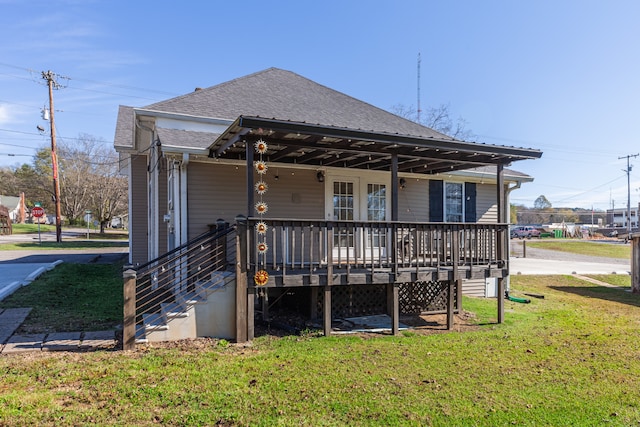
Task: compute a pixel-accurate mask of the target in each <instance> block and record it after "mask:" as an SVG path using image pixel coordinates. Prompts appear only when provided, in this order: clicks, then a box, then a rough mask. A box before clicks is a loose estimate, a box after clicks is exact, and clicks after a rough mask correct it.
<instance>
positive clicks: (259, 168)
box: [254, 160, 268, 175]
mask: <svg viewBox="0 0 640 427" xmlns="http://www.w3.org/2000/svg"><path fill="white" fill-rule="evenodd" d="M254 166H255V168H256V172H258V173H259V174H260V175H264V174H265V173H267V169H268V167H267V164H266V163H265V162H263V161H262V160H258V161H257V162H255V164H254Z"/></svg>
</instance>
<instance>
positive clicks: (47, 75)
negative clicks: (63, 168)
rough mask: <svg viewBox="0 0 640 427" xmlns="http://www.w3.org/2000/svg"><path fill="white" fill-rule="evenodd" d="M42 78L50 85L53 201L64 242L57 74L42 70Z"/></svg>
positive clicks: (58, 236) (57, 234)
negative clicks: (56, 112)
mask: <svg viewBox="0 0 640 427" xmlns="http://www.w3.org/2000/svg"><path fill="white" fill-rule="evenodd" d="M42 78H43V79H45V80H46V81H47V85H48V86H49V123H50V124H51V168H52V170H53V203H54V204H55V206H56V242H58V243H60V242H62V220H61V218H60V182H59V181H58V155H57V153H56V127H55V120H54V117H53V116H54V114H53V111H54V109H53V89H54V88H55V89H59V88H60V85H59V84H58V82H57V81H56V74H55V73H53V72H52V71H47V72H44V71H43V72H42Z"/></svg>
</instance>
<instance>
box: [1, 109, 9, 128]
mask: <svg viewBox="0 0 640 427" xmlns="http://www.w3.org/2000/svg"><path fill="white" fill-rule="evenodd" d="M9 111H10V110H9V107H8V106H7V105H5V104H0V125H1V126H4V125H5V124H7V123H10V122H11V114H10V113H9Z"/></svg>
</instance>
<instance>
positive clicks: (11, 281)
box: [0, 232, 129, 300]
mask: <svg viewBox="0 0 640 427" xmlns="http://www.w3.org/2000/svg"><path fill="white" fill-rule="evenodd" d="M67 233H68V235H67V236H63V240H64V238H65V237H67V238H69V237H72V235H71V234H70V233H69V232H67ZM43 234H44V233H43ZM75 237H77V234H76V236H75ZM33 239H34V237H33V235H29V234H26V235H25V234H23V235H13V236H1V237H0V244H1V243H6V242H32V241H33ZM51 239H53V241H55V233H47V236H46V240H49V241H50V240H51ZM35 240H36V241H37V240H38V237H35ZM43 241H45V239H44V238H43ZM128 253H129V248H127V247H109V248H86V249H65V250H57V249H50V250H38V249H30V250H15V251H0V300H2V299H4V298H5V297H7V296H8V295H11V294H12V293H13V292H15V291H16V290H17V289H19V288H20V287H21V286H24V285H27V284H29V283H31V282H32V281H33V280H35V279H36V278H37V277H38V276H39V275H40V274H42V273H44V272H45V271H48V270H51V269H53V268H55V266H56V265H58V264H60V263H63V262H65V263H80V264H88V263H96V264H112V263H116V262H120V261H121V260H123V259H126V256H127V254H128Z"/></svg>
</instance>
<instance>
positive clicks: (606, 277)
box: [587, 274, 631, 288]
mask: <svg viewBox="0 0 640 427" xmlns="http://www.w3.org/2000/svg"><path fill="white" fill-rule="evenodd" d="M587 277H591V278H592V279H596V280H600V281H601V282H605V283H609V284H611V285H615V286H620V287H623V288H631V276H629V275H627V274H587Z"/></svg>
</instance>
